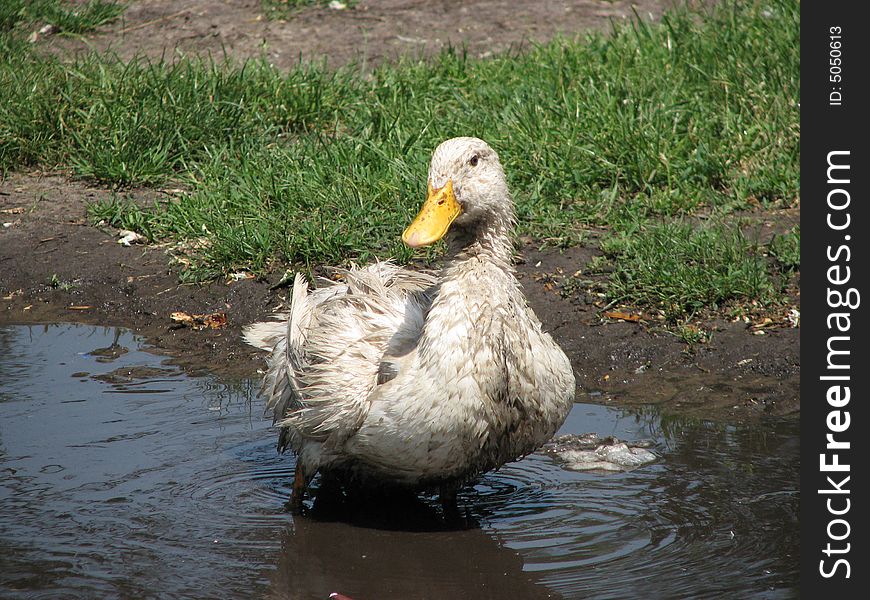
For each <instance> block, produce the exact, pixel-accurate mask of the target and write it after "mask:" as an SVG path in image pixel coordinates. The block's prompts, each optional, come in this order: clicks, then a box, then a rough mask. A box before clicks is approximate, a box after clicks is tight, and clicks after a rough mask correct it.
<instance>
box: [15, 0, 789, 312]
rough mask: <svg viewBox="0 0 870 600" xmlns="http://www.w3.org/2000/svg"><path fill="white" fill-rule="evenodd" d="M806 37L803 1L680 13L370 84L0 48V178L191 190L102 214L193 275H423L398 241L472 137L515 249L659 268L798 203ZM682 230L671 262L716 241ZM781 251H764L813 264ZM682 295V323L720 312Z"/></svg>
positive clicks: (98, 213)
mask: <svg viewBox="0 0 870 600" xmlns="http://www.w3.org/2000/svg"><path fill="white" fill-rule="evenodd" d="M46 1H47V0H46ZM798 41H799V3H797V2H795V1H793V0H772V1H771V2H768V3H765V4H764V5H759V4H755V3H730V2H725V3H721V4H719V5H717V6H716V7H714V8H711V9H709V12H704V13H698V12H692V11H689V10H686V9H678V10H675V11H673V12H671V13H669V14H668V15H667V16H665V17H664V18H663V19H662V20H661V22H658V23H648V22H644V21H642V20H636V21H634V22H632V23H630V24H628V25H618V26H616V27H615V29H614V31H613V32H611V33H607V34H602V33H590V34H588V35H587V36H586V37H585V38H584V39H582V40H578V41H575V40H554V41H552V42H549V43H546V44H540V45H536V46H533V47H532V48H531V49H529V50H528V51H525V52H521V53H517V52H514V53H511V54H507V55H502V56H496V57H492V58H488V59H473V58H470V57H469V56H467V54H466V53H465V52H463V51H462V50H461V49H457V48H452V49H448V50H446V51H444V52H443V53H441V54H439V55H438V56H435V57H433V58H431V59H429V60H426V61H419V60H411V59H405V60H401V61H399V62H398V63H394V64H385V65H382V66H380V67H378V68H377V69H375V70H374V71H372V72H370V73H365V74H364V73H362V72H360V71H359V70H357V69H355V68H354V67H352V66H351V67H346V68H341V69H335V70H327V69H326V68H324V67H321V66H318V65H299V66H298V67H296V68H294V69H292V70H290V71H289V72H281V71H278V70H277V69H275V68H274V67H272V66H270V65H269V64H268V63H267V62H265V61H261V60H253V61H249V62H247V63H244V64H239V63H233V62H231V61H230V62H226V63H216V62H213V61H210V60H200V59H195V58H178V59H177V60H174V61H172V62H168V61H160V62H153V63H149V62H146V61H144V60H133V61H130V62H126V63H125V62H122V61H120V60H118V59H116V58H114V57H112V56H103V55H91V56H87V57H83V58H77V59H75V60H72V61H69V62H64V61H61V60H59V59H57V58H52V57H49V56H45V55H42V54H38V53H35V52H33V51H32V49H31V48H30V47H29V45H28V44H26V43H21V40H20V39H18V38H15V37H14V36H12V35H0V49H3V50H4V51H3V52H2V58H0V170H2V171H4V172H5V171H10V170H15V169H21V168H26V167H28V166H37V167H48V168H63V169H68V170H69V171H70V172H71V173H72V174H73V175H74V176H76V177H81V178H86V179H89V180H92V181H95V182H97V183H99V184H102V185H108V186H111V187H114V188H116V189H119V190H123V189H125V188H131V187H135V186H141V185H148V186H173V187H174V186H181V187H183V188H184V189H186V190H187V193H185V194H183V195H179V196H176V197H173V198H167V199H166V200H165V201H163V202H159V203H157V204H155V205H153V206H148V207H142V206H136V205H134V204H132V203H125V202H117V201H113V202H109V203H105V204H98V205H95V206H94V207H92V215H93V217H94V219H95V220H106V221H107V222H110V223H112V224H116V225H118V226H122V227H124V228H127V229H133V230H136V231H139V232H141V233H145V234H146V235H147V236H148V237H149V238H151V239H154V240H174V241H176V242H183V241H185V240H188V241H189V240H198V239H200V238H202V237H204V236H207V238H208V240H209V243H208V244H201V245H196V248H197V250H196V256H195V260H194V261H193V262H192V264H193V265H194V266H195V267H196V269H198V270H199V271H200V273H202V274H204V275H206V276H211V275H213V274H215V273H219V272H221V271H228V270H231V269H237V268H240V267H247V268H250V269H253V270H255V271H265V270H267V269H269V268H271V267H272V266H274V265H282V266H283V265H286V264H288V263H289V264H296V265H310V264H316V263H346V262H348V261H351V260H357V261H366V260H369V259H371V258H373V257H375V256H377V257H381V258H385V257H394V258H397V259H398V260H400V261H405V260H407V259H409V258H410V257H411V253H410V251H409V250H407V249H406V248H404V247H403V246H402V245H401V243H400V241H399V234H400V232H401V230H402V229H403V227H404V225H405V224H407V222H408V219H409V218H410V217H411V216H412V215H413V213H414V212H415V210H416V209H417V207H418V206H419V203H420V202H421V201H422V199H423V198H422V195H423V194H424V192H425V187H426V183H425V179H426V168H427V164H428V161H429V158H430V156H431V152H432V150H433V148H434V147H435V146H436V145H437V144H438V143H439V142H441V141H442V140H444V139H446V138H449V137H452V136H456V135H476V136H479V137H482V138H484V139H486V140H487V141H488V142H489V143H490V144H491V145H492V146H493V147H494V148H495V149H496V150H497V151H498V152H499V154H500V156H501V159H502V162H503V163H504V165H505V170H506V172H507V175H508V179H509V183H510V186H511V189H512V190H513V192H514V195H515V198H516V201H517V211H518V215H519V218H520V227H521V233H523V234H526V235H531V236H533V237H534V238H536V239H538V240H542V241H544V242H545V243H547V244H549V245H551V246H556V247H564V246H567V245H571V244H576V243H578V242H580V241H581V240H582V239H583V232H584V229H585V228H586V227H587V226H589V225H596V226H598V227H601V228H604V229H605V230H607V229H612V230H613V231H616V232H617V233H618V236H617V237H616V238H615V239H614V240H611V242H610V243H611V244H612V245H611V256H612V257H617V256H618V257H619V259H620V260H619V262H621V263H622V264H624V265H632V264H634V265H636V266H638V265H641V264H642V262H643V261H644V260H645V258H644V257H649V255H650V253H651V251H652V250H651V249H650V248H648V247H646V246H645V245H644V241H643V240H645V239H647V238H649V237H650V236H653V235H654V232H655V230H656V228H657V227H665V226H666V225H665V224H666V223H668V222H670V221H671V220H672V219H675V218H681V217H684V216H690V215H692V214H694V213H695V212H697V211H698V210H699V209H701V210H704V211H705V212H715V213H717V214H722V215H727V214H728V213H729V212H731V211H733V210H735V209H741V208H745V207H747V206H750V205H752V206H757V205H759V204H760V205H761V206H762V207H765V206H778V205H780V204H791V203H792V202H793V201H794V199H795V198H797V197H798V195H799V171H798V169H799V154H800V131H799V108H798V101H799V89H800V79H799V66H800V56H799V53H798V47H799V46H798ZM633 224H634V225H633ZM632 227H634V228H633V229H632ZM673 227H676V228H677V229H678V231H677V230H675V231H676V233H674V234H673V235H674V236H675V237H674V239H675V241H674V242H673V243H675V244H684V245H685V244H689V243H690V242H691V241H692V239H694V238H693V236H697V235H701V234H698V233H695V232H693V233H692V234H691V235H689V234H688V233H685V232H683V230H682V229H679V228H680V227H682V225H681V224H680V222H679V221H678V222H677V224H675V225H673ZM710 235H712V234H710ZM633 236H637V239H635V240H634V242H633V241H632V240H633ZM728 240H730V241H728ZM660 241H661V243H663V244H664V243H666V242H667V240H666V239H665V238H664V237H662V238H661V240H660ZM708 241H711V242H712V243H715V244H719V245H720V246H722V248H723V249H727V248H728V247H734V248H738V249H739V251H735V252H734V253H732V254H731V255H728V256H729V257H730V260H734V261H736V262H735V269H737V270H738V271H741V270H745V269H744V267H746V264H747V260H748V259H747V255H751V254H753V253H754V250H750V249H747V248H746V247H745V246H742V245H741V244H740V243H738V242H739V240H736V239H731V238H729V237H728V235H726V232H725V231H724V230H723V231H721V232H719V234H717V235H716V236H713V237H712V238H711V239H710V240H708ZM605 243H608V242H607V238H606V237H605ZM788 243H790V242H777V244H779V245H777V246H776V247H774V246H771V248H770V253H771V254H772V255H774V256H775V257H776V258H777V259H778V260H780V263H782V264H783V265H785V264H799V254H798V255H797V258H795V256H794V250H795V246H794V244H792V245H791V246H787V245H785V244H788ZM619 244H622V249H620V250H616V249H615V248H616V247H617V246H618V245H619ZM789 248H791V249H789ZM796 248H797V249H798V251H799V244H798V246H797V247H796ZM795 260H797V263H795ZM784 261H785V262H784ZM750 262H751V261H750ZM746 268H748V267H746ZM637 270H638V269H637V268H634V267H632V268H631V269H628V270H627V271H625V272H622V271H619V270H618V269H617V270H616V271H615V272H614V273H613V275H612V276H613V278H614V279H613V287H612V289H613V290H618V292H614V293H615V294H616V295H617V296H620V297H623V296H624V297H626V298H628V297H633V295H637V294H639V293H640V292H638V291H637V290H638V289H639V288H640V287H641V286H642V285H644V282H643V280H642V279H639V278H638V277H636V276H635V275H634V274H632V273H633V272H634V271H637ZM683 275H684V276H685V277H693V276H694V275H693V273H692V272H690V271H686V272H685V273H683ZM758 279H759V282H761V279H762V275H758ZM723 285H724V284H723ZM741 285H742V284H741ZM686 286H687V290H688V289H692V288H693V287H697V286H696V285H695V283H691V282H687V283H686ZM761 287H764V285H762V283H758V286H756V288H753V287H747V286H743V287H742V288H741V287H740V286H736V287H734V288H733V289H731V291H730V292H728V294H731V295H732V296H734V295H739V294H748V296H746V297H750V296H751V295H752V294H756V293H760V292H759V289H760V288H761ZM757 288H758V289H757ZM660 293H662V294H665V292H664V291H661V292H660ZM668 293H670V292H668ZM726 295H727V294H726ZM684 296H685V298H684ZM674 298H675V300H674V306H676V307H679V308H677V309H675V310H683V311H692V310H695V309H696V308H697V307H698V306H701V305H705V304H706V305H709V304H711V303H712V304H714V305H715V304H716V303H718V302H721V298H720V297H719V296H718V295H717V294H712V293H710V294H705V293H699V294H696V295H691V294H688V292H685V293H683V292H680V293H677V294H676V295H675V296H674ZM680 298H684V299H680ZM686 298H687V299H686ZM644 301H648V302H653V299H652V298H648V299H646V300H644ZM659 301H664V300H663V299H660V300H659Z"/></svg>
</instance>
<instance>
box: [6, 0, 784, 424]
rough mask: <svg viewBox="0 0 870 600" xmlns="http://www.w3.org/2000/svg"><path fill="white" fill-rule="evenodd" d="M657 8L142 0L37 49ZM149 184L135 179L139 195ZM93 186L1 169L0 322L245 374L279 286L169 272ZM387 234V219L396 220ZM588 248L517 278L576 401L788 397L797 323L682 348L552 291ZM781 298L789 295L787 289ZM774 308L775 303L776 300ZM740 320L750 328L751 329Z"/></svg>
mask: <svg viewBox="0 0 870 600" xmlns="http://www.w3.org/2000/svg"><path fill="white" fill-rule="evenodd" d="M632 5H633V6H635V7H636V10H637V12H638V13H639V14H640V15H650V14H651V15H653V16H655V15H658V14H660V13H661V11H662V9H663V7H664V6H665V5H666V3H664V2H657V1H652V0H641V1H639V2H634V3H632V4H629V3H628V2H622V1H615V2H609V1H594V0H583V1H575V2H568V1H556V0H551V1H542V2H526V3H521V2H506V1H498V0H489V1H487V0H482V1H478V2H475V1H472V0H466V1H463V2H455V1H451V0H442V1H440V2H437V1H436V2H431V1H422V0H419V1H413V0H405V1H400V0H384V1H382V2H374V1H370V2H366V1H364V0H362V1H360V2H359V3H358V4H357V5H356V7H355V8H354V9H353V10H332V9H328V8H310V9H305V10H302V11H301V12H299V13H298V14H296V15H295V16H294V17H293V18H291V19H290V20H288V21H268V20H266V19H264V18H262V17H261V16H260V10H259V0H226V1H222V2H215V1H205V0H177V1H171V0H142V1H140V2H131V3H130V8H129V9H128V11H127V13H126V15H125V17H124V19H123V20H122V21H119V22H117V23H115V24H113V25H110V26H108V27H106V28H105V29H104V30H102V31H100V32H98V33H96V34H94V35H91V36H88V37H87V38H86V39H79V40H70V39H62V38H57V37H51V38H47V39H43V40H40V41H39V42H37V43H39V44H42V45H43V46H44V47H45V48H47V49H50V50H63V51H68V50H74V49H76V48H84V47H87V46H90V47H94V48H96V49H106V48H111V49H113V50H114V51H116V52H118V53H119V54H120V55H121V56H122V57H124V58H129V57H131V56H134V55H136V54H144V55H146V56H149V57H155V56H160V55H161V54H163V53H166V54H167V55H169V54H171V53H172V52H173V50H175V49H178V50H181V51H184V52H212V53H214V54H217V55H220V53H222V52H224V51H226V52H227V53H228V54H230V55H232V56H234V57H238V58H242V59H244V58H247V57H251V56H256V55H258V54H259V53H260V52H266V53H267V55H268V57H269V59H270V60H271V61H272V62H273V63H275V64H276V65H278V66H280V67H289V66H291V65H292V64H294V63H295V62H296V61H297V60H298V59H299V57H300V56H301V57H303V58H304V59H308V60H317V59H320V58H323V57H328V59H329V62H330V64H332V65H335V64H341V63H345V62H348V61H353V60H356V61H359V62H361V63H376V62H378V61H381V60H390V59H393V58H395V57H397V56H399V55H402V54H412V55H416V54H417V53H421V52H424V53H425V52H432V51H435V50H437V49H439V48H441V47H443V46H444V45H446V44H448V43H452V44H463V43H464V44H466V45H467V47H468V49H469V51H470V52H472V53H473V54H475V55H486V54H488V53H490V52H499V51H502V50H505V49H506V48H508V47H510V46H515V45H518V44H522V43H525V42H526V41H529V40H531V41H543V40H546V39H548V38H550V37H552V36H553V35H556V34H564V35H569V36H572V35H576V34H578V33H580V32H582V31H584V30H586V29H588V28H589V27H606V26H607V25H608V23H609V20H610V19H613V18H622V17H624V16H627V15H631V10H632ZM159 193H160V192H158V191H147V190H146V191H139V192H134V195H135V197H136V198H138V199H140V200H142V201H149V200H151V199H153V198H154V197H155V196H156V195H158V194H159ZM108 194H109V192H108V191H106V190H104V189H99V188H92V187H89V186H87V185H85V184H83V183H80V182H74V181H70V180H69V179H67V178H66V177H64V176H63V175H62V174H45V173H27V174H14V175H10V176H9V177H7V178H6V179H5V180H0V326H2V325H4V324H13V323H17V324H22V323H23V324H27V323H50V322H83V323H90V324H98V325H118V326H124V327H128V328H130V329H132V330H133V331H135V332H137V333H139V334H141V335H142V336H144V337H145V338H146V339H147V340H148V342H150V343H151V344H152V345H153V346H154V347H155V349H156V350H157V351H159V352H165V353H167V354H169V355H170V356H171V357H172V360H173V361H175V362H177V363H178V364H181V365H182V366H184V367H185V368H186V369H189V370H190V371H191V372H193V373H196V372H201V371H202V370H208V371H211V372H216V373H218V374H221V375H224V376H227V377H251V376H255V375H256V372H257V370H258V369H259V368H261V367H262V366H263V361H262V356H261V355H260V354H259V353H258V352H256V351H254V350H253V349H251V348H248V347H247V346H245V345H244V344H243V343H242V342H241V338H240V332H241V328H242V327H243V326H244V325H246V324H248V323H251V322H254V321H256V320H260V319H262V318H264V317H265V316H267V315H268V314H270V313H271V312H273V311H274V310H276V309H279V308H281V307H283V306H284V304H285V301H286V294H287V289H286V288H277V289H275V290H270V287H271V286H272V284H274V283H276V282H277V281H278V280H279V279H280V277H281V275H282V273H273V274H272V276H271V277H270V278H269V279H270V280H268V281H259V280H253V279H249V280H242V281H234V282H227V281H215V282H212V283H209V284H204V285H197V284H186V285H182V284H180V283H179V279H178V272H177V269H176V267H173V266H172V265H171V261H170V258H169V256H168V254H167V251H166V250H167V248H166V247H163V246H155V245H152V246H142V245H136V244H134V245H132V246H129V247H127V246H122V245H120V244H118V243H117V240H118V236H117V232H115V231H112V230H109V229H101V228H97V227H93V226H90V225H89V224H88V223H87V220H86V206H87V203H89V202H92V201H94V200H96V199H97V198H99V197H105V196H107V195H108ZM754 217H755V218H757V219H758V220H759V221H760V222H762V223H766V225H764V226H765V227H768V228H769V229H770V230H771V231H773V230H777V231H782V230H783V229H785V228H787V227H788V226H791V225H794V224H796V223H797V221H798V220H799V217H800V214H799V209H792V210H789V211H783V212H780V213H769V214H757V215H754ZM397 235H398V232H397ZM593 254H594V250H592V249H590V248H585V247H578V248H573V249H569V250H565V251H563V252H558V251H543V252H542V251H539V250H537V247H536V245H535V244H534V243H532V242H530V241H529V242H527V243H526V244H525V246H524V248H523V249H522V258H521V262H520V265H519V271H520V276H521V281H522V283H523V286H524V289H525V291H526V293H527V295H528V297H529V300H530V303H531V305H532V307H533V308H534V310H535V311H536V313H537V314H538V316H539V317H540V318H541V320H542V322H543V323H544V325H545V327H546V328H547V329H548V330H550V331H552V332H553V335H554V337H555V338H556V340H557V341H558V342H559V343H560V344H561V345H562V347H563V348H564V349H565V351H566V352H567V353H568V355H569V356H570V357H571V360H572V363H573V365H574V369H575V372H576V374H577V381H578V385H579V392H580V393H579V395H578V400H580V401H586V402H596V403H607V404H611V405H614V406H634V405H641V404H659V405H661V406H662V407H663V409H664V410H666V411H667V412H670V413H675V414H680V415H686V416H697V417H704V418H715V419H727V420H730V421H733V420H744V419H750V418H754V417H757V416H760V415H767V414H774V415H784V414H795V413H797V412H798V411H799V409H800V384H799V376H800V329H799V328H793V327H788V326H784V325H783V324H784V323H786V319H785V317H783V316H782V315H779V316H778V317H777V316H776V315H774V317H775V318H774V319H773V323H772V326H770V327H764V328H760V327H757V325H758V322H757V321H756V322H754V323H745V322H743V321H736V322H730V321H727V320H712V321H708V322H707V323H705V327H707V328H710V329H712V330H713V332H714V333H713V336H712V339H711V341H710V342H708V343H706V344H700V345H697V346H694V347H692V348H691V349H690V348H689V347H688V346H687V345H686V344H685V343H684V342H682V341H681V340H679V339H678V338H677V337H676V336H675V335H673V334H672V333H668V332H667V331H665V330H664V329H663V328H662V327H660V326H657V325H656V322H655V321H653V322H651V323H634V322H621V321H614V320H612V319H606V318H603V317H602V311H601V307H600V306H596V305H595V304H593V303H592V302H591V301H590V300H591V299H589V298H582V297H581V298H573V299H565V298H563V297H562V296H561V295H560V293H559V288H558V285H554V281H555V282H558V280H559V278H560V277H561V276H563V275H570V274H572V273H575V272H576V271H578V270H582V269H583V268H584V267H585V265H586V263H587V262H588V261H589V260H590V258H592V256H593ZM793 296H794V297H793V298H792V302H791V304H793V305H796V306H797V308H799V307H800V298H799V292H798V291H797V290H796V289H795V290H794V294H793ZM783 310H785V309H783ZM175 311H184V312H187V313H190V314H207V313H212V312H216V311H221V312H224V313H226V315H227V318H228V323H227V326H226V327H225V328H223V329H215V330H211V329H207V330H203V331H195V330H192V329H190V328H188V327H185V326H183V325H180V324H178V323H175V322H173V321H172V320H171V319H170V315H171V313H173V312H175ZM753 325H755V326H753Z"/></svg>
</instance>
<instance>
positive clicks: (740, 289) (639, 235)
mask: <svg viewBox="0 0 870 600" xmlns="http://www.w3.org/2000/svg"><path fill="white" fill-rule="evenodd" d="M601 249H602V250H603V251H604V253H605V255H607V256H608V257H609V258H610V259H611V262H612V264H613V272H612V274H611V276H610V282H609V285H608V293H609V295H610V296H611V297H612V299H613V301H615V302H620V303H626V304H631V305H634V306H643V307H647V308H651V309H655V310H658V311H660V312H661V313H662V314H664V316H665V317H666V319H668V320H669V321H672V322H676V321H677V320H679V319H681V318H683V317H684V316H686V315H691V314H693V313H695V312H696V311H699V310H702V309H704V308H708V307H712V308H717V307H719V306H721V305H722V304H724V303H725V302H728V301H730V300H740V299H758V300H761V301H770V300H773V299H774V298H775V288H774V285H773V283H772V281H771V278H770V276H769V274H768V272H767V264H766V262H765V260H764V257H763V252H762V250H763V249H762V248H761V247H760V246H759V245H758V244H755V243H752V242H751V241H749V240H747V239H746V237H745V236H744V235H743V233H741V231H740V229H739V228H738V227H737V226H736V225H724V224H710V225H702V226H700V227H697V226H694V225H691V224H689V223H686V222H683V221H679V220H677V221H669V222H647V223H644V224H643V225H641V226H640V227H638V228H637V229H635V230H631V229H629V230H626V231H623V232H621V233H619V234H618V235H615V236H613V237H611V238H609V239H606V240H605V241H604V242H603V243H602V246H601Z"/></svg>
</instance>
